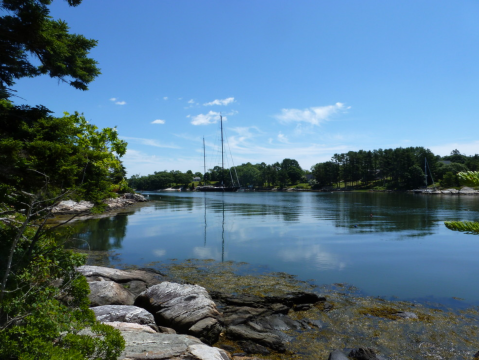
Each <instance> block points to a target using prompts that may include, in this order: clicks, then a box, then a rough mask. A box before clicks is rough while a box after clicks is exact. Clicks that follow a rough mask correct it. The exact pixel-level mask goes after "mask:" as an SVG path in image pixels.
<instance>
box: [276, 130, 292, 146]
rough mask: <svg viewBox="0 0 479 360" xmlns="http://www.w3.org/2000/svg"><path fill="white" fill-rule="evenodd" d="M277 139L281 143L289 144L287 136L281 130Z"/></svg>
mask: <svg viewBox="0 0 479 360" xmlns="http://www.w3.org/2000/svg"><path fill="white" fill-rule="evenodd" d="M278 141H279V142H281V143H283V144H289V141H288V138H287V137H286V135H284V134H283V133H281V132H280V133H279V134H278Z"/></svg>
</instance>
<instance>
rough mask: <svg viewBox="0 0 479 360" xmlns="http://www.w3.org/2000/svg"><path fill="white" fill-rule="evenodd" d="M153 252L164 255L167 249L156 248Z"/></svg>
mask: <svg viewBox="0 0 479 360" xmlns="http://www.w3.org/2000/svg"><path fill="white" fill-rule="evenodd" d="M153 254H155V255H156V256H164V255H165V254H166V250H164V249H155V250H153Z"/></svg>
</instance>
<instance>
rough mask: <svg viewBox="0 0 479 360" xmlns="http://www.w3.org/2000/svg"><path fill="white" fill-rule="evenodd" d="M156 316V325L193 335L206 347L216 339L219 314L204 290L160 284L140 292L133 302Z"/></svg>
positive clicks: (187, 286) (218, 328) (218, 332)
mask: <svg viewBox="0 0 479 360" xmlns="http://www.w3.org/2000/svg"><path fill="white" fill-rule="evenodd" d="M135 305H137V306H139V307H142V308H144V309H146V310H148V311H149V312H151V313H153V315H154V316H155V321H156V324H157V325H159V326H166V327H170V328H173V329H175V330H176V331H177V332H179V333H183V334H185V333H187V334H190V333H192V334H194V335H195V336H199V338H200V339H201V340H203V341H205V342H207V343H213V342H215V341H216V340H217V339H218V336H219V334H220V332H221V326H220V324H219V322H218V320H217V318H218V317H219V316H220V313H219V312H218V310H217V309H216V305H215V303H214V302H213V301H212V300H211V298H210V296H209V295H208V292H207V291H206V289H205V288H203V287H201V286H198V285H181V284H175V283H170V282H163V283H161V284H158V285H154V286H152V287H150V288H148V289H147V290H146V291H144V292H142V293H141V294H140V295H139V296H138V298H137V299H136V301H135Z"/></svg>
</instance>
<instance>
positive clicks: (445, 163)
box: [438, 160, 451, 165]
mask: <svg viewBox="0 0 479 360" xmlns="http://www.w3.org/2000/svg"><path fill="white" fill-rule="evenodd" d="M438 163H441V164H443V165H451V162H450V161H449V160H440V161H438Z"/></svg>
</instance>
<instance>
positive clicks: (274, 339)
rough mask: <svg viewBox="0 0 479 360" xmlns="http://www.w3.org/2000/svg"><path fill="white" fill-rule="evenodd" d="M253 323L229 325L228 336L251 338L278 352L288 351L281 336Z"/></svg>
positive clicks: (232, 337)
mask: <svg viewBox="0 0 479 360" xmlns="http://www.w3.org/2000/svg"><path fill="white" fill-rule="evenodd" d="M251 325H252V324H251V323H248V325H246V324H240V325H233V326H229V327H228V328H227V329H226V336H227V337H228V338H229V339H232V340H251V341H253V342H255V343H259V344H261V345H263V346H267V347H269V348H271V349H273V350H276V351H278V352H284V351H286V348H285V347H284V344H283V342H282V341H281V338H280V337H279V336H278V335H276V334H271V333H268V332H266V331H265V330H264V329H263V330H261V328H259V327H257V326H254V328H253V327H251Z"/></svg>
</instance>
